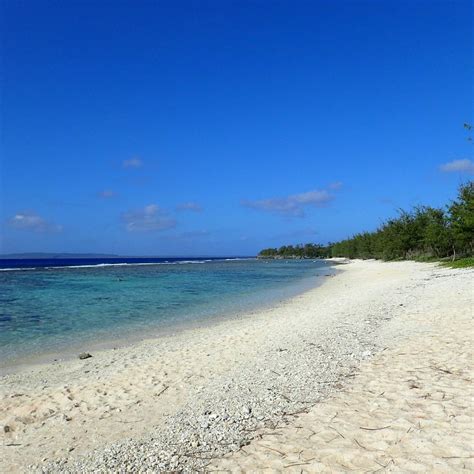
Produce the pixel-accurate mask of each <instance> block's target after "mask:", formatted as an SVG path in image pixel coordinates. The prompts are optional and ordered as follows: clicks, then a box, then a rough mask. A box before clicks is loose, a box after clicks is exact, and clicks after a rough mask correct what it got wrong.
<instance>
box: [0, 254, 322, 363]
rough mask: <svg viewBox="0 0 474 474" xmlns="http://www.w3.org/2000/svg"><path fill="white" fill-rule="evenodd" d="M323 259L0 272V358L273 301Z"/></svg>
mask: <svg viewBox="0 0 474 474" xmlns="http://www.w3.org/2000/svg"><path fill="white" fill-rule="evenodd" d="M328 271H330V267H329V264H327V263H326V262H323V261H308V260H303V261H258V260H254V259H248V260H228V261H206V262H202V263H196V262H194V263H182V262H180V264H176V263H175V264H153V265H110V266H90V267H77V268H48V269H46V268H43V269H35V270H26V271H25V270H14V271H2V272H0V365H3V366H7V365H8V364H10V363H12V362H14V361H15V360H18V359H21V358H25V357H32V356H33V357H34V356H36V355H41V354H45V353H49V352H61V351H64V350H67V349H68V348H70V347H71V346H72V345H73V346H75V347H77V346H79V345H81V344H82V345H83V347H84V348H85V349H86V348H87V344H92V343H93V342H97V341H105V340H106V341H114V340H121V341H123V340H124V339H125V340H126V339H127V338H132V337H136V336H137V335H140V334H143V335H145V334H146V335H159V334H161V333H163V332H165V331H169V329H170V328H171V329H176V328H178V327H182V326H186V325H189V324H195V323H201V322H204V321H207V322H208V321H209V320H210V318H218V317H222V316H229V315H232V314H236V313H240V312H242V311H246V310H247V311H248V310H249V309H252V308H255V307H259V306H262V305H267V304H271V303H273V302H274V301H275V300H279V299H282V298H285V297H289V296H292V295H294V294H296V293H298V292H301V291H302V290H303V289H305V288H307V287H309V286H310V285H314V284H315V282H317V278H318V276H321V275H322V274H325V273H328Z"/></svg>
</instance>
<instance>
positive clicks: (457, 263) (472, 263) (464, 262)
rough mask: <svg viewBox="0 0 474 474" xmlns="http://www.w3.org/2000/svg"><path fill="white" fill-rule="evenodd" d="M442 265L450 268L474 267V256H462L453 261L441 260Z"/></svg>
mask: <svg viewBox="0 0 474 474" xmlns="http://www.w3.org/2000/svg"><path fill="white" fill-rule="evenodd" d="M441 265H442V266H443V267H449V268H470V267H474V257H466V258H460V259H458V260H453V261H451V262H441Z"/></svg>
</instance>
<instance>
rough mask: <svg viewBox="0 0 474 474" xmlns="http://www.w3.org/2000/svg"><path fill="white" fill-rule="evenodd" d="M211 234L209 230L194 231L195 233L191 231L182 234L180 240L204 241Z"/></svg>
mask: <svg viewBox="0 0 474 474" xmlns="http://www.w3.org/2000/svg"><path fill="white" fill-rule="evenodd" d="M210 235H211V233H210V232H209V231H208V230H194V231H189V232H182V233H181V234H179V235H178V238H180V239H186V240H187V239H189V240H194V239H202V238H205V237H209V236H210Z"/></svg>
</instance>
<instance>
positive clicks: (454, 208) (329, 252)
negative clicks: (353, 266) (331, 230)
mask: <svg viewBox="0 0 474 474" xmlns="http://www.w3.org/2000/svg"><path fill="white" fill-rule="evenodd" d="M473 255H474V182H473V181H469V182H467V183H465V184H463V185H461V186H460V187H459V191H458V196H457V198H456V199H455V200H454V201H452V202H451V203H449V204H448V205H447V206H445V207H444V208H435V207H430V206H417V207H415V208H414V209H412V210H410V211H405V210H400V211H399V214H398V216H397V217H395V218H392V219H388V220H387V221H385V222H384V223H383V224H382V225H381V226H380V227H379V228H378V229H377V230H375V231H373V232H362V233H359V234H355V235H353V236H352V237H350V238H348V239H345V240H341V241H340V242H335V243H329V244H328V245H326V246H323V245H320V244H304V245H303V244H301V245H296V246H292V245H287V246H283V247H280V248H278V249H277V248H267V249H264V250H262V251H261V252H260V253H259V255H258V256H259V257H260V258H327V257H347V258H363V259H367V258H376V259H382V260H402V259H419V258H436V259H443V258H448V257H449V258H452V259H455V258H460V257H472V256H473Z"/></svg>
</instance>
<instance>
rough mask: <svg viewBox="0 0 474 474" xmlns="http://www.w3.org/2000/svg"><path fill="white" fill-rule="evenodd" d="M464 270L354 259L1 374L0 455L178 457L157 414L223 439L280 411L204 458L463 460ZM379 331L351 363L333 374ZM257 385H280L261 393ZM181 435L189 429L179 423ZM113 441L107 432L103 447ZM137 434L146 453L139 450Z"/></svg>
mask: <svg viewBox="0 0 474 474" xmlns="http://www.w3.org/2000/svg"><path fill="white" fill-rule="evenodd" d="M473 275H474V273H473V272H472V270H446V269H438V268H436V267H435V266H433V265H428V264H416V263H412V262H401V263H380V262H360V261H356V262H353V263H350V264H349V265H345V266H343V267H341V272H340V274H339V275H338V276H337V277H334V278H328V279H327V280H326V282H325V283H324V285H323V286H321V287H319V288H316V289H314V290H311V291H308V292H306V293H305V294H303V295H300V296H298V297H296V298H293V299H291V300H289V301H286V302H282V303H281V304H279V305H278V306H276V307H274V308H272V309H269V310H265V311H260V312H256V313H254V314H249V315H247V316H245V317H242V318H239V319H235V320H230V321H224V322H222V323H219V324H216V325H215V326H212V327H204V328H197V329H193V330H189V331H185V332H183V333H180V334H177V335H174V336H170V337H166V338H161V339H155V340H150V341H145V342H142V343H139V344H136V345H134V346H132V347H128V348H123V349H118V350H115V351H113V350H108V351H102V352H100V353H94V354H93V355H94V357H93V358H91V359H87V360H85V361H79V360H74V361H68V362H62V363H61V362H59V363H54V364H46V365H42V366H36V367H31V368H29V369H26V370H23V371H21V372H20V373H18V374H12V375H9V376H5V377H3V378H1V379H0V427H2V428H4V427H8V428H6V430H7V432H4V429H2V431H1V432H0V439H1V445H0V471H1V472H23V471H26V470H28V467H27V466H29V465H30V464H32V463H44V462H47V461H54V460H55V459H59V458H62V459H63V461H62V462H63V464H58V465H56V466H57V469H59V470H64V469H66V467H67V466H70V468H69V469H71V470H72V471H75V470H77V469H78V466H81V469H83V470H84V471H87V472H94V471H96V470H97V469H104V470H116V469H117V468H122V469H128V470H135V469H136V468H137V467H138V466H141V465H146V466H148V467H150V468H151V469H159V468H160V467H161V468H163V466H175V467H178V468H179V467H182V466H188V467H189V456H188V457H187V458H180V457H177V459H172V460H171V461H168V460H167V458H173V453H171V454H170V453H165V454H163V453H162V451H163V448H162V444H163V443H165V442H166V440H168V439H171V438H172V436H171V435H168V434H167V435H166V436H165V439H164V440H160V443H161V444H157V441H156V439H158V438H159V436H158V433H159V432H161V431H163V432H165V430H168V431H167V432H166V433H168V432H170V431H169V430H171V433H172V434H173V436H174V435H176V437H178V438H177V439H179V436H180V435H181V432H184V428H185V427H184V426H182V424H183V422H182V420H183V418H182V417H181V418H180V417H179V416H178V415H179V414H180V413H190V415H189V416H188V419H189V420H192V419H193V417H194V416H195V417H196V420H197V423H199V424H200V425H199V430H200V431H202V432H203V433H204V434H203V436H204V435H205V434H206V433H207V432H208V431H212V430H214V431H213V432H212V433H211V434H212V435H213V436H214V435H215V433H214V432H216V433H219V435H218V436H217V437H216V436H214V438H215V439H219V440H222V443H221V445H220V447H219V451H218V452H219V453H221V454H224V453H225V451H226V450H225V448H224V446H225V443H224V441H225V440H226V439H227V438H226V436H228V432H231V431H232V430H233V431H232V436H234V438H235V436H237V434H238V428H239V427H241V426H247V427H248V426H254V424H255V426H257V427H258V426H261V425H262V424H263V425H265V423H264V421H262V420H264V419H265V420H267V419H271V420H272V423H273V421H274V420H275V419H278V417H280V418H282V419H286V420H287V421H289V425H288V426H287V427H284V428H283V429H279V430H278V431H279V432H281V434H278V435H268V436H267V435H265V436H263V437H262V438H261V439H260V440H255V441H254V442H253V443H252V444H251V445H250V446H247V447H244V448H243V449H242V450H241V451H239V452H237V453H234V454H233V455H231V456H227V457H225V458H224V459H221V460H220V461H219V462H216V461H213V465H212V466H213V467H214V468H216V469H221V468H222V469H227V468H229V469H235V470H239V469H241V470H252V469H254V470H260V469H264V468H271V469H276V470H279V469H281V468H283V467H285V466H288V465H290V464H294V463H297V462H298V463H308V464H302V465H298V466H293V467H292V466H290V467H288V469H293V468H294V469H298V470H301V469H303V470H305V469H306V470H308V471H315V470H317V469H320V470H324V469H326V470H327V471H328V472H335V471H340V470H346V469H349V468H352V469H355V470H362V469H368V470H370V469H377V468H381V466H380V465H379V464H378V463H380V464H381V465H386V464H387V463H388V462H389V463H391V464H390V468H391V469H393V470H399V471H400V470H402V471H406V470H416V469H421V470H424V471H425V472H426V471H427V470H428V471H432V472H433V469H434V470H436V469H438V470H439V471H440V472H449V470H451V472H452V471H453V470H455V471H458V470H461V469H462V467H463V466H464V465H465V466H466V469H468V468H469V467H471V468H472V464H469V463H470V459H469V456H472V442H471V443H469V441H472V436H473V432H472V431H470V430H472V382H471V378H470V377H472V375H469V370H470V369H471V367H472V353H470V352H469V351H470V347H469V346H470V345H471V344H472V338H473V333H472V321H471V318H472V303H473V301H472V289H473V287H472V281H473V280H472V278H473ZM400 305H403V306H400ZM383 347H388V349H387V350H385V351H384V352H382V353H381V354H379V355H377V356H376V357H374V358H373V359H370V361H366V362H363V363H362V366H361V367H360V373H359V374H358V375H357V376H356V377H346V376H347V375H348V374H350V372H351V370H353V369H354V368H355V367H358V366H360V361H361V360H362V359H366V358H368V357H369V356H370V355H371V354H372V353H375V352H376V351H377V350H379V349H381V348H383ZM341 381H346V382H344V383H345V384H346V387H347V390H346V391H341V390H340V387H341V385H338V384H340V383H341ZM331 388H339V392H338V394H337V395H336V396H335V397H329V398H327V399H326V401H325V402H323V403H319V404H317V405H316V406H315V407H314V408H313V409H312V410H311V411H310V412H309V413H308V414H305V415H301V416H300V417H299V418H298V419H296V420H295V419H294V418H293V417H288V416H286V417H285V416H283V414H284V413H288V412H289V411H290V410H289V408H291V406H293V405H295V406H296V405H297V401H298V403H304V402H305V401H310V398H311V399H312V400H314V402H316V401H318V400H321V399H322V398H323V397H324V396H328V395H330V393H331V390H330V389H331ZM270 389H271V390H272V391H273V392H275V391H279V392H280V395H281V397H283V398H281V397H280V398H278V397H276V396H274V395H273V392H272V395H268V394H269V393H270V392H269V390H270ZM250 392H251V393H250ZM443 394H444V395H443ZM277 395H278V394H277ZM310 395H311V396H310ZM443 397H444V398H443ZM470 397H471V398H470ZM301 398H304V400H301ZM286 399H288V400H286ZM290 399H292V400H290ZM206 403H208V405H206ZM241 403H243V404H244V407H245V406H247V405H246V404H249V403H250V404H251V405H252V410H253V411H252V414H251V415H249V414H246V415H244V416H237V415H236V414H235V413H236V412H237V411H238V410H241V409H242V405H240V404H241ZM278 403H280V405H278ZM209 404H210V406H211V407H212V409H214V408H215V407H214V406H213V405H216V404H218V405H219V406H218V408H216V413H219V415H215V416H216V417H217V421H215V422H214V421H213V423H214V424H212V426H209V423H210V422H208V421H205V422H204V424H203V422H202V416H203V415H202V410H203V407H205V406H209ZM280 406H281V407H282V408H281V410H280V412H279V407H280ZM298 406H299V405H298ZM306 406H307V405H306ZM193 408H195V410H194V411H195V412H196V414H194V412H193ZM186 410H187V411H186ZM219 410H220V411H219ZM222 410H227V413H229V414H230V416H229V417H228V418H227V419H226V418H225V417H224V416H222ZM259 410H261V411H260V412H259ZM270 412H272V413H270ZM205 413H208V411H206V412H205ZM336 413H337V415H336ZM334 415H336V416H334ZM206 416H212V415H206ZM209 419H210V420H214V418H209ZM331 419H332V420H331ZM180 420H181V421H180ZM206 420H207V419H206ZM219 420H222V421H221V422H220V421H219ZM218 422H219V423H218ZM231 422H232V424H231ZM252 423H254V424H252ZM267 425H268V423H267ZM191 426H195V425H192V424H191ZM297 426H302V428H298V427H297ZM361 426H363V427H366V428H367V427H374V428H380V427H385V426H389V428H384V429H383V430H378V429H377V430H374V431H371V430H363V429H362V428H360V427H361ZM186 429H187V430H188V431H189V426H188V427H186ZM308 430H311V432H312V431H314V432H315V433H317V434H316V435H311V436H310V435H309V434H311V432H310V431H308ZM274 431H275V430H273V432H274ZM264 432H265V429H261V430H259V431H252V436H254V435H257V436H258V435H260V434H262V435H263V433H264ZM150 433H153V438H150V436H151V435H150ZM221 433H222V434H221ZM236 433H237V434H236ZM308 433H309V434H308ZM329 434H334V436H329ZM403 434H404V436H403ZM214 438H212V439H214ZM128 439H130V440H131V441H123V440H128ZM151 439H153V440H155V441H154V443H155V444H150V443H151V442H150V440H151ZM182 439H183V440H184V441H183V443H184V444H186V443H188V444H192V443H191V441H190V439H189V436H188V437H185V438H182ZM400 439H401V441H400ZM354 440H357V441H354ZM132 441H133V443H132V444H130V443H131V442H132ZM114 442H120V443H119V444H118V445H114V446H116V447H114V448H113V449H114V451H113V456H112V455H108V454H107V453H109V451H110V448H109V446H110V445H111V443H114ZM198 444H199V443H198ZM262 444H267V446H270V448H273V449H274V450H277V451H272V450H271V449H267V448H262ZM201 445H202V444H201ZM131 446H132V447H133V449H131V448H130V447H131ZM137 446H140V447H142V448H143V450H142V451H143V453H145V454H143V453H142V454H140V453H139V454H137ZM155 446H156V453H155V452H154V451H153V450H154V449H155ZM193 446H194V445H193ZM282 448H284V449H282ZM230 449H234V448H233V447H231V446H230V444H229V449H227V450H230ZM92 450H95V451H92ZM244 450H245V451H244ZM269 451H270V452H271V453H273V454H271V453H270V454H269ZM212 452H213V453H214V452H216V451H212ZM151 453H152V454H153V455H151ZM83 455H84V456H83ZM107 456H108V457H107ZM309 459H310V461H308V460H309ZM64 460H66V461H67V463H68V464H64ZM75 462H77V463H79V464H77V465H75V464H74V463H75ZM199 462H201V465H202V463H207V460H205V459H204V460H201V461H199ZM81 463H82V464H81ZM137 463H139V464H137ZM186 463H188V464H186ZM49 466H50V467H49V468H48V469H53V470H54V464H50V465H49ZM51 466H53V467H51ZM74 466H76V467H74ZM377 466H378V467H377ZM448 468H449V469H448ZM444 469H448V470H447V471H446V470H444Z"/></svg>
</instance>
